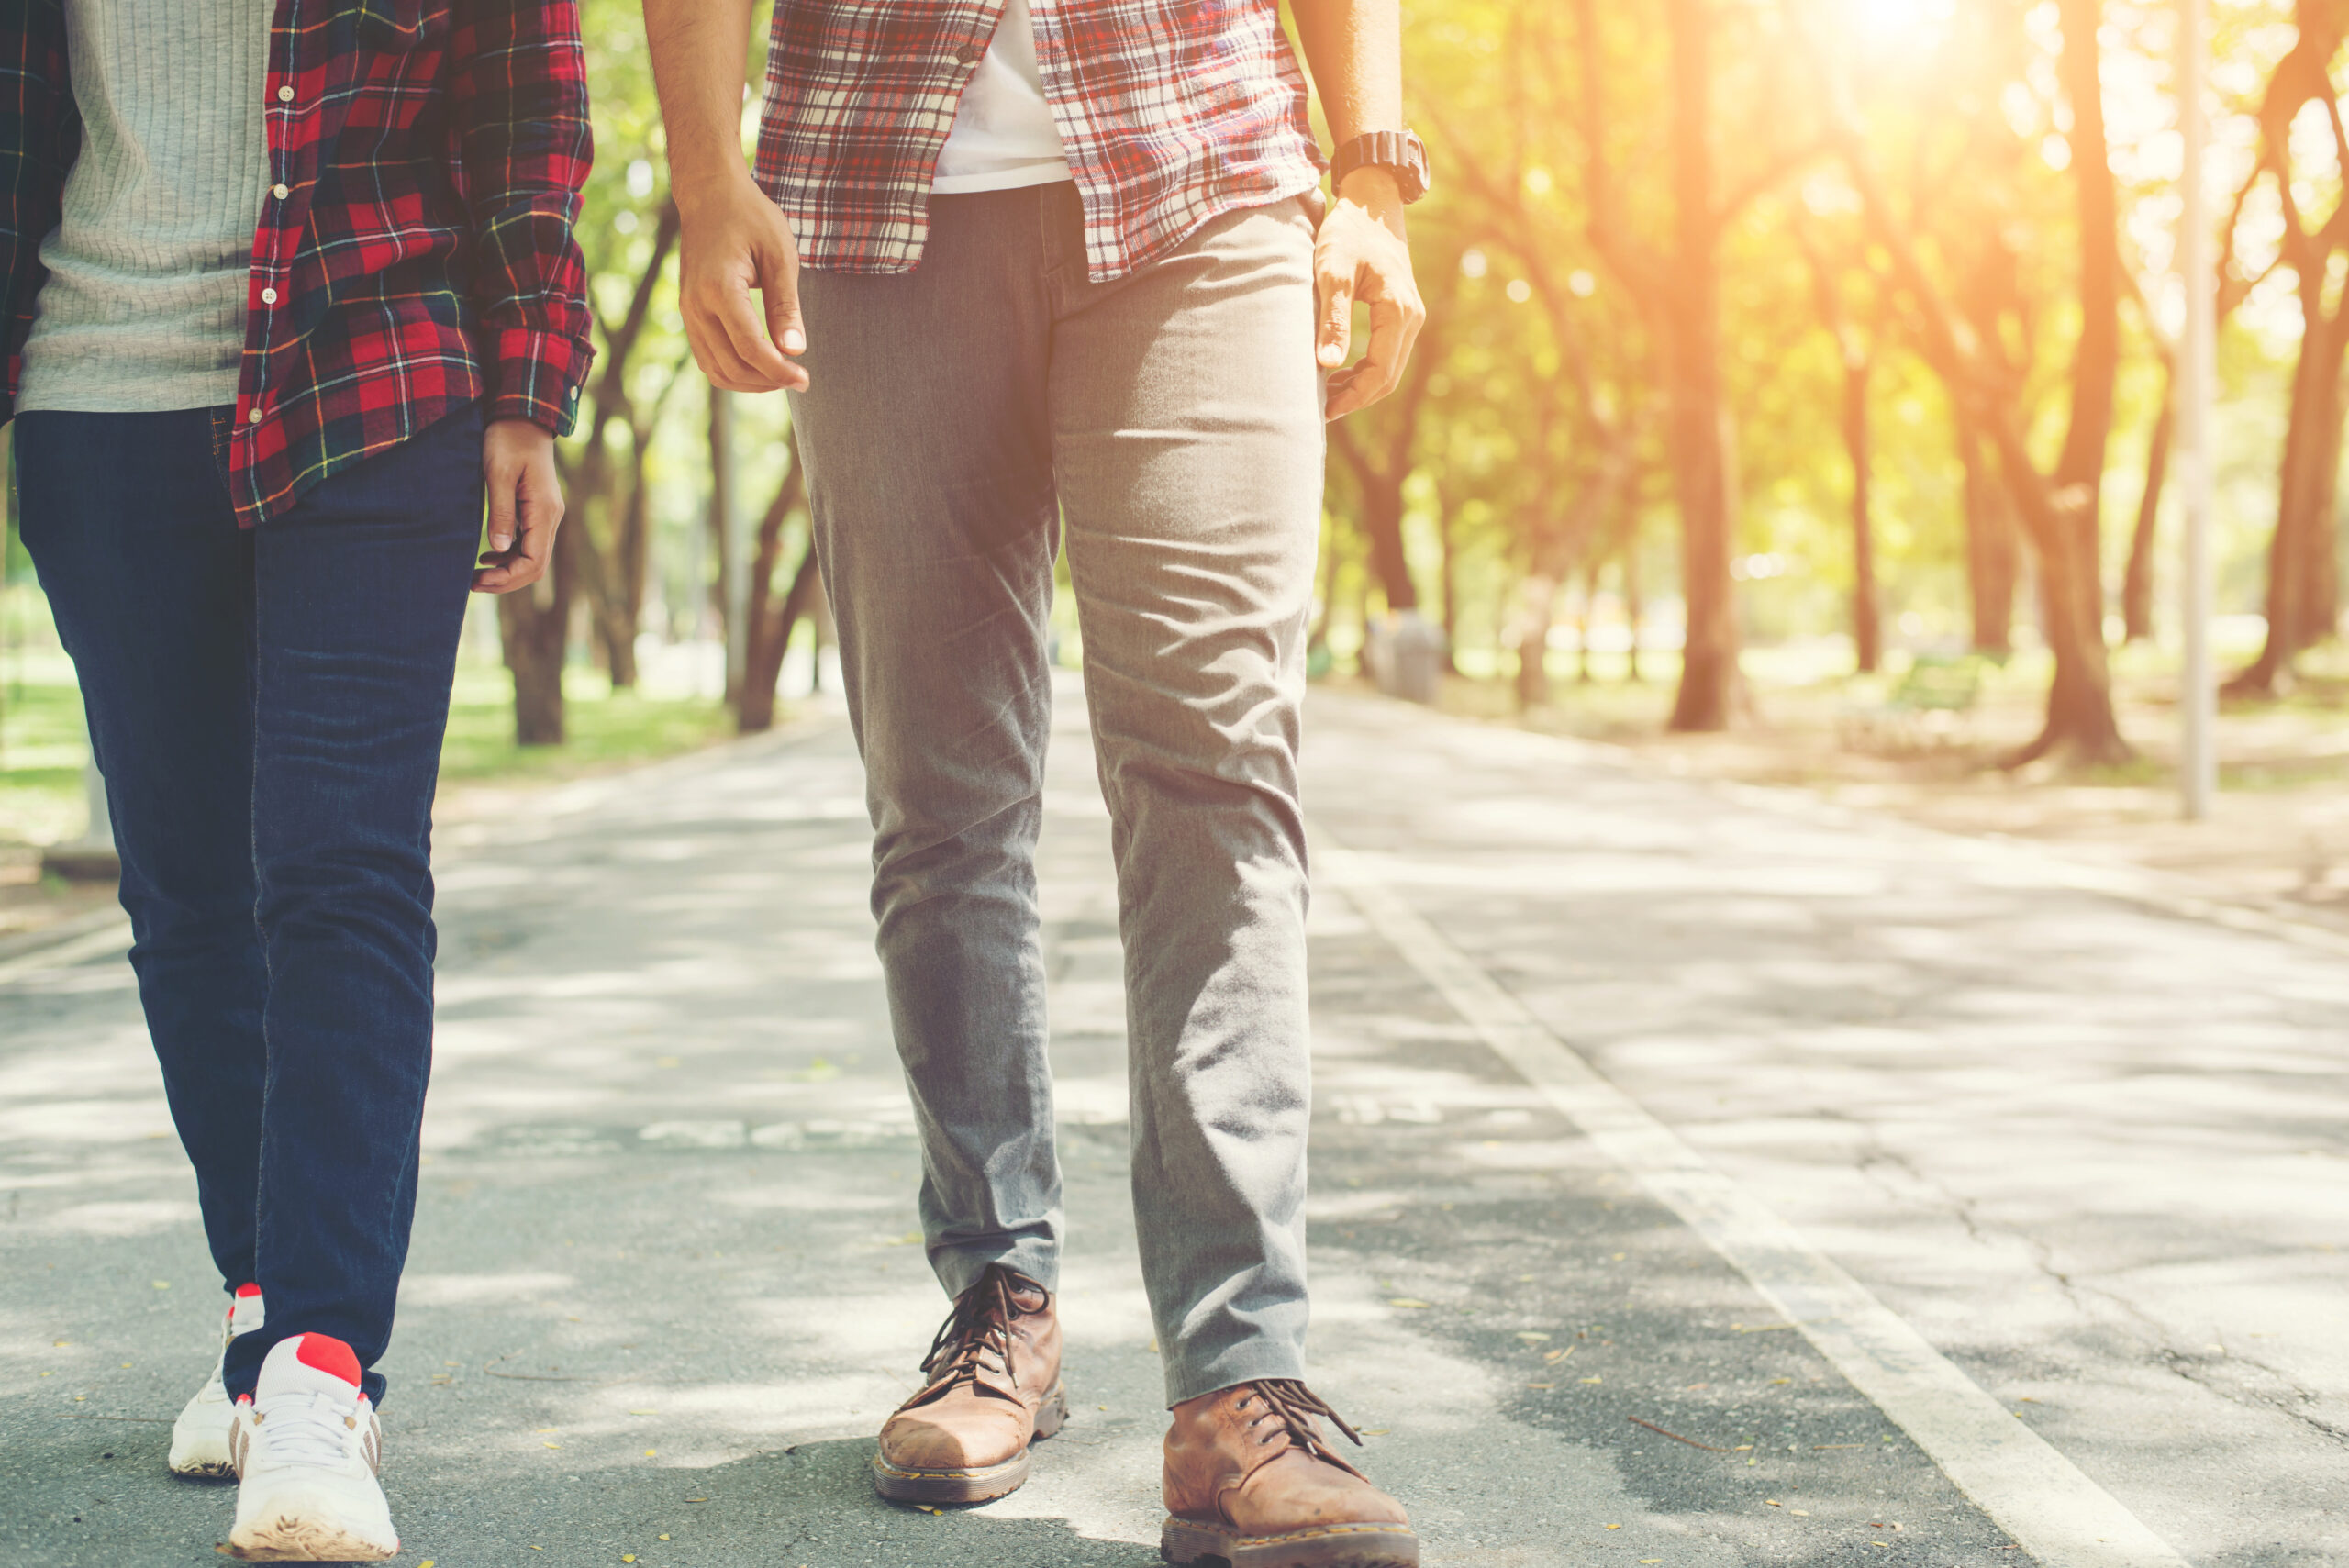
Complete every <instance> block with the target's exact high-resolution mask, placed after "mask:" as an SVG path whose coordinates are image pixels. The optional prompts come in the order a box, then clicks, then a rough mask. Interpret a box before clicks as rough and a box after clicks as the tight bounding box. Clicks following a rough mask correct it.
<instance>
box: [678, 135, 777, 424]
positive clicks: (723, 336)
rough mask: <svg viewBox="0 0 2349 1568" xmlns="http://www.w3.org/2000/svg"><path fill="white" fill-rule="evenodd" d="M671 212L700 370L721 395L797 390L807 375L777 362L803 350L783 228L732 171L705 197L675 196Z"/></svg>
mask: <svg viewBox="0 0 2349 1568" xmlns="http://www.w3.org/2000/svg"><path fill="white" fill-rule="evenodd" d="M677 213H678V217H679V218H680V219H681V220H682V223H683V228H682V230H681V233H680V237H679V238H680V253H679V260H678V284H677V293H678V296H679V302H680V304H681V306H682V307H683V309H684V311H685V339H686V340H687V341H688V342H690V343H692V344H693V348H694V359H695V361H696V362H697V363H699V364H700V366H701V369H702V373H703V374H704V375H706V376H707V377H709V383H710V384H711V385H712V386H718V387H723V388H725V389H726V390H727V391H729V392H774V391H777V390H778V389H780V390H784V391H790V392H799V391H804V390H805V389H806V388H807V371H806V370H805V369H804V368H803V367H801V366H800V365H799V364H797V363H796V362H795V361H792V360H790V359H788V358H786V357H785V356H786V355H791V354H798V353H803V352H805V351H806V350H807V328H805V326H804V325H803V324H802V323H801V321H800V319H799V248H798V246H797V245H796V244H795V243H794V242H793V240H792V237H791V225H790V224H789V223H787V222H785V220H784V216H783V214H782V213H781V212H779V211H777V210H776V209H775V205H774V203H773V202H771V201H769V200H767V198H766V195H765V194H764V193H763V192H762V191H761V190H760V189H759V188H758V186H756V185H755V184H753V183H751V178H750V175H749V174H748V173H747V172H741V171H740V170H739V168H738V169H737V171H736V172H735V173H734V175H733V176H732V177H729V178H726V179H722V180H719V181H718V182H716V187H715V188H714V189H713V190H711V191H709V192H708V193H707V194H706V195H696V196H688V195H685V193H683V192H680V194H679V195H678V198H677ZM753 289H756V290H757V291H758V293H759V299H760V304H759V305H758V306H753V305H752V304H751V290H753ZM762 306H763V308H762Z"/></svg>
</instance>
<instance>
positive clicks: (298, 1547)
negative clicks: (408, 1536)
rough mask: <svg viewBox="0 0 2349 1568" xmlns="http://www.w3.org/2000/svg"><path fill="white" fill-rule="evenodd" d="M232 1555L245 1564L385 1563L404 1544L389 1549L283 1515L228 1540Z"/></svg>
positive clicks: (327, 1526) (317, 1522) (324, 1524)
mask: <svg viewBox="0 0 2349 1568" xmlns="http://www.w3.org/2000/svg"><path fill="white" fill-rule="evenodd" d="M399 1554H400V1543H399V1541H398V1540H397V1539H396V1538H395V1539H394V1540H392V1542H391V1543H390V1544H389V1545H388V1546H387V1545H385V1544H384V1542H383V1541H381V1540H370V1539H369V1538H367V1537H365V1536H362V1535H356V1534H353V1533H352V1532H351V1531H350V1530H347V1529H343V1528H342V1527H341V1526H340V1525H335V1524H330V1523H328V1522H326V1521H324V1520H320V1519H303V1518H289V1517H286V1516H284V1515H281V1516H279V1517H278V1518H273V1519H267V1520H261V1521H256V1522H255V1523H253V1524H251V1525H250V1526H245V1527H241V1528H239V1529H238V1530H236V1532H235V1533H233V1534H231V1535H230V1536H229V1537H228V1555H229V1556H231V1557H234V1558H236V1559H238V1560H239V1562H384V1560H385V1559H387V1558H393V1557H397V1556H398V1555H399Z"/></svg>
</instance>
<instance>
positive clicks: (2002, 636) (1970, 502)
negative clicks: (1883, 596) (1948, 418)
mask: <svg viewBox="0 0 2349 1568" xmlns="http://www.w3.org/2000/svg"><path fill="white" fill-rule="evenodd" d="M1956 426H1957V449H1958V455H1959V457H1960V458H1962V459H1963V460H1964V462H1965V584H1966V589H1967V596H1968V598H1969V600H1970V602H1971V606H1972V610H1973V617H1972V619H1973V631H1974V635H1973V644H1974V651H1976V653H1983V654H1987V655H1988V656H1989V657H1991V658H1993V659H1996V660H1999V661H2001V662H2003V661H2004V660H2005V659H2006V657H2007V655H2008V654H2009V653H2011V652H2012V651H2014V625H2015V578H2016V575H2017V571H2018V568H2019V566H2020V564H2021V562H2020V560H2019V551H2020V547H2021V541H2020V540H2019V539H2017V538H2016V537H2015V519H2014V509H2013V504H2012V503H2011V502H2010V501H2009V500H2008V498H2007V494H2006V491H2005V489H2004V488H2003V487H2002V485H2001V484H2000V482H1999V479H1998V473H1997V472H1996V471H1995V469H1993V467H1992V466H1991V465H1992V462H1993V461H1994V460H1993V458H1992V457H1991V454H1990V453H1989V452H1988V451H1987V450H1986V449H1985V448H1984V445H1983V441H1982V436H1981V432H1980V431H1979V430H1977V429H1976V428H1975V427H1974V424H1973V422H1972V421H1971V420H1969V419H1967V418H1965V417H1964V416H1963V415H1961V416H1960V417H1959V418H1958V419H1957V421H1956Z"/></svg>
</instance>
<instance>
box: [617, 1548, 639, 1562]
mask: <svg viewBox="0 0 2349 1568" xmlns="http://www.w3.org/2000/svg"><path fill="white" fill-rule="evenodd" d="M620 1561H621V1562H635V1561H636V1553H635V1552H633V1551H623V1552H621V1553H620Z"/></svg>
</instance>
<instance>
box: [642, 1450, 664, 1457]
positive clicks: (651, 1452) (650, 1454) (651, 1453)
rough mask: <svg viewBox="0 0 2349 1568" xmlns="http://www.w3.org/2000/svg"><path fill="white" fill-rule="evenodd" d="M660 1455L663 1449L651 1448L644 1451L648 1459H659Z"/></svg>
mask: <svg viewBox="0 0 2349 1568" xmlns="http://www.w3.org/2000/svg"><path fill="white" fill-rule="evenodd" d="M660 1456H661V1451H660V1450H659V1449H657V1448H649V1449H646V1450H645V1451H644V1457H645V1458H647V1459H658V1458H659V1457H660Z"/></svg>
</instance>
